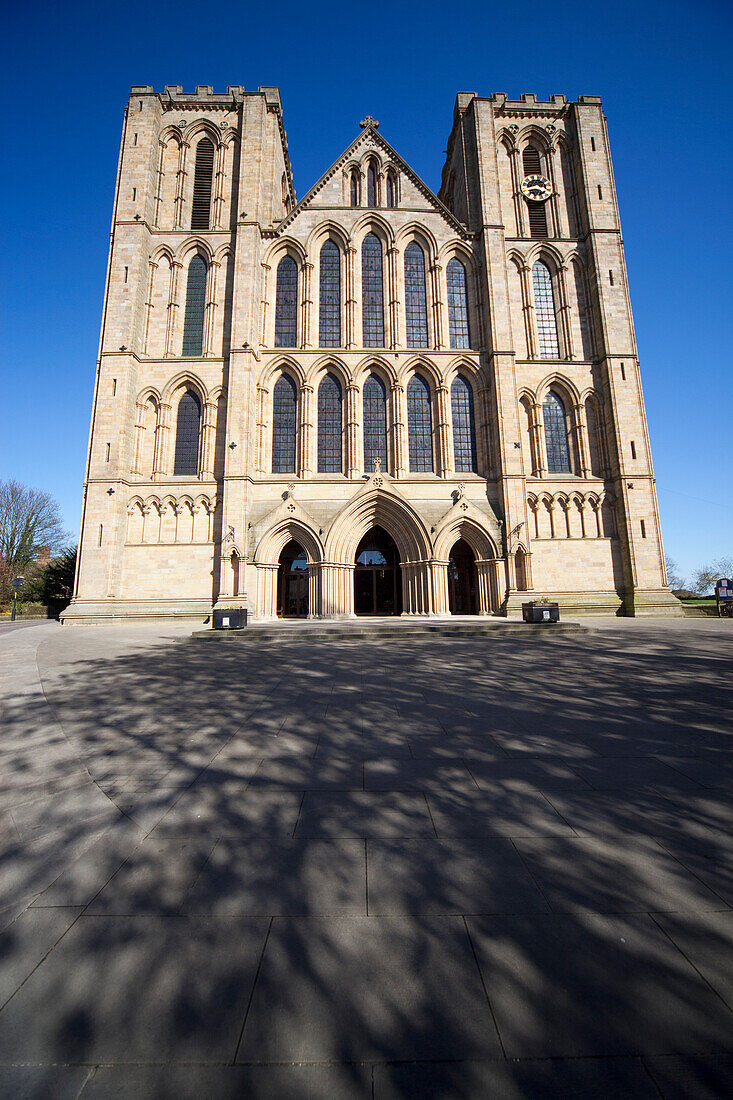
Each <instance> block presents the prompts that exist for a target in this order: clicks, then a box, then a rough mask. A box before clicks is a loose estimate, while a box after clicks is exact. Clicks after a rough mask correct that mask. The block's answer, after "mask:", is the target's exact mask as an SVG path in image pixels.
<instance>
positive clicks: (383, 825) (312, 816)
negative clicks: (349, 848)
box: [295, 791, 435, 839]
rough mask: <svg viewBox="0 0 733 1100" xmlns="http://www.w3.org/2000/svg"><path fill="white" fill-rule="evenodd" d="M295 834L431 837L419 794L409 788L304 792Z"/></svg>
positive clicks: (425, 811)
mask: <svg viewBox="0 0 733 1100" xmlns="http://www.w3.org/2000/svg"><path fill="white" fill-rule="evenodd" d="M295 836H296V837H330V838H332V839H337V838H339V837H344V838H347V837H364V838H365V839H366V838H385V837H412V836H427V837H434V836H435V829H434V828H433V823H432V821H431V818H430V814H429V812H428V804H427V802H426V801H425V798H424V796H423V795H422V794H418V793H417V792H415V793H412V792H410V791H345V792H327V791H313V792H310V791H309V792H307V793H306V796H305V798H304V799H303V806H302V808H301V811H300V817H299V819H298V824H297V827H296V830H295Z"/></svg>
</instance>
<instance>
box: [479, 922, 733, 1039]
mask: <svg viewBox="0 0 733 1100" xmlns="http://www.w3.org/2000/svg"><path fill="white" fill-rule="evenodd" d="M467 923H468V929H469V932H470V935H471V939H472V942H473V944H474V947H475V949H476V953H477V957H478V961H479V966H480V968H481V973H482V975H483V979H484V983H485V985H486V989H487V991H488V994H489V998H490V1001H491V1007H492V1011H493V1013H494V1017H495V1019H496V1023H497V1027H498V1029H499V1034H500V1035H501V1039H502V1043H503V1046H504V1050H505V1052H506V1056H507V1057H508V1058H542V1057H553V1058H554V1057H578V1056H592V1055H603V1056H607V1055H624V1054H625V1055H644V1054H662V1053H664V1054H668V1053H712V1052H715V1053H729V1052H730V1051H731V1048H733V1014H732V1013H731V1012H730V1010H729V1009H728V1008H726V1006H725V1005H724V1004H723V1002H722V1001H721V1000H720V998H719V997H718V996H717V994H716V993H714V992H713V991H712V990H711V989H710V988H709V986H708V985H707V984H706V983H705V982H704V981H703V979H702V978H701V977H700V976H699V974H697V972H696V971H695V970H694V968H693V967H692V966H691V965H690V963H689V962H688V961H687V960H686V959H685V958H684V957H683V955H682V954H681V953H680V952H679V951H678V950H677V948H676V947H675V946H674V945H673V944H672V943H670V941H669V940H668V939H667V937H666V936H664V934H663V933H662V932H661V930H660V929H659V928H657V926H656V925H655V924H654V922H653V921H652V919H651V918H650V917H647V916H638V917H625V918H622V917H601V916H596V915H593V914H589V913H582V914H581V913H578V914H572V915H565V914H562V915H555V914H553V915H551V916H543V915H541V914H537V915H532V916H504V917H499V916H497V917H468V918H467Z"/></svg>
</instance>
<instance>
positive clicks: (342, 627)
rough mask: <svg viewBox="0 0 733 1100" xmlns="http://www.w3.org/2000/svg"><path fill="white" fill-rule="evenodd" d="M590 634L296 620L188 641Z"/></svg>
mask: <svg viewBox="0 0 733 1100" xmlns="http://www.w3.org/2000/svg"><path fill="white" fill-rule="evenodd" d="M557 633H561V634H592V633H595V631H594V630H593V628H592V627H589V626H581V624H580V623H576V622H559V623H524V622H519V621H516V620H513V619H488V620H473V621H465V620H464V621H461V622H451V621H435V620H433V621H431V622H405V621H404V620H402V619H387V620H385V619H381V620H379V621H366V622H365V621H359V620H357V621H354V620H348V621H345V622H323V621H317V620H316V621H312V620H311V621H309V620H305V621H295V622H282V621H281V622H277V623H262V624H259V623H253V624H251V625H249V626H245V627H243V628H242V629H241V630H213V629H211V628H210V629H208V630H195V631H194V632H193V634H192V635H191V638H193V639H195V640H196V641H197V642H198V641H207V640H208V641H210V640H212V639H214V640H216V639H220V638H228V639H231V640H235V641H238V642H257V643H262V642H303V641H307V642H309V643H310V642H321V641H325V642H327V641H339V642H348V641H363V640H365V639H367V640H369V639H374V640H381V639H382V638H414V637H444V638H446V637H447V638H480V637H487V636H489V635H496V634H514V635H516V636H518V637H523V636H527V635H529V634H543V635H546V636H549V635H550V634H557Z"/></svg>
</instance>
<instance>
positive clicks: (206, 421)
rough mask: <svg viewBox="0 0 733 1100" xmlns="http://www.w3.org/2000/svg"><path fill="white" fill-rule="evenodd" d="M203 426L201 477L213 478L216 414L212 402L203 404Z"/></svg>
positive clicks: (215, 408)
mask: <svg viewBox="0 0 733 1100" xmlns="http://www.w3.org/2000/svg"><path fill="white" fill-rule="evenodd" d="M203 411H204V416H203V424H202V428H201V476H202V477H213V476H214V454H215V450H216V412H217V407H216V405H215V404H214V402H213V401H207V402H206V403H205V404H204V410H203Z"/></svg>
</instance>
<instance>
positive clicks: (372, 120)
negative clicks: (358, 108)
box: [359, 115, 379, 130]
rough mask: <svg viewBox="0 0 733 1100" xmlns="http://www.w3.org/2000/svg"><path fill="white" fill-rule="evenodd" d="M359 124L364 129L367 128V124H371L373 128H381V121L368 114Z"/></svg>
mask: <svg viewBox="0 0 733 1100" xmlns="http://www.w3.org/2000/svg"><path fill="white" fill-rule="evenodd" d="M359 125H360V126H361V128H362V130H366V128H367V126H371V128H372V130H378V129H379V123H378V122H377V120H376V118H372V116H371V115H367V116H366V118H363V119H362V120H361V122H360V123H359Z"/></svg>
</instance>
